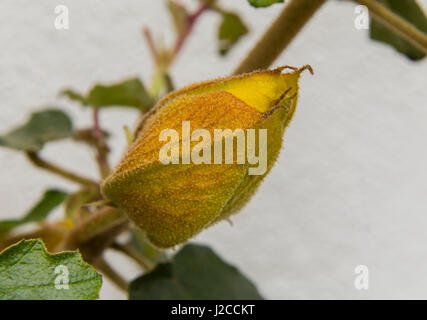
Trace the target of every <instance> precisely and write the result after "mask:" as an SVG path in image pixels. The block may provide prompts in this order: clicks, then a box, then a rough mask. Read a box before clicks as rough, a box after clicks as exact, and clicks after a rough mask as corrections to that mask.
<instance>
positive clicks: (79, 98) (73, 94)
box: [59, 89, 87, 106]
mask: <svg viewBox="0 0 427 320" xmlns="http://www.w3.org/2000/svg"><path fill="white" fill-rule="evenodd" d="M59 95H62V96H66V97H67V98H68V99H70V100H72V101H76V102H78V103H80V104H81V105H82V106H86V105H87V101H86V98H85V97H84V96H83V95H82V94H80V93H78V92H77V91H74V90H72V89H66V90H64V91H61V92H60V94H59Z"/></svg>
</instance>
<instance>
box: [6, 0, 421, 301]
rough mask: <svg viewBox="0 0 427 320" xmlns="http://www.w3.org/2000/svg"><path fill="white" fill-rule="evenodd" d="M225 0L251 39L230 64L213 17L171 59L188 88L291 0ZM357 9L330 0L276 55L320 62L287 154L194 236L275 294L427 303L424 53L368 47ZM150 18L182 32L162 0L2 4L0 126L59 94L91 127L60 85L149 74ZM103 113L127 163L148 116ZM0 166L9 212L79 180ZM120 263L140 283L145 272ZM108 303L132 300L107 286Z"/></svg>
mask: <svg viewBox="0 0 427 320" xmlns="http://www.w3.org/2000/svg"><path fill="white" fill-rule="evenodd" d="M185 2H186V3H188V4H189V5H191V6H192V7H195V4H196V2H195V1H191V0H188V1H185ZM221 2H222V3H224V5H225V6H228V7H230V8H231V9H234V10H236V11H239V12H241V13H242V14H243V15H244V17H245V20H246V21H247V23H248V24H249V25H250V27H251V29H252V33H251V34H250V35H249V36H248V37H247V38H246V39H245V41H243V42H241V44H240V45H239V46H238V47H237V48H236V49H235V50H233V51H232V52H231V54H230V56H229V57H228V58H227V59H222V58H220V57H218V55H217V54H216V48H217V43H216V39H215V35H216V27H217V24H218V22H219V20H218V19H219V18H218V16H217V15H215V14H213V13H209V14H207V15H206V16H204V17H203V18H202V20H201V21H200V23H199V24H198V25H197V28H196V32H195V33H194V35H193V36H192V37H191V39H190V40H189V42H188V43H187V45H186V47H185V48H184V50H183V52H182V55H181V56H180V58H179V59H178V61H177V63H176V64H175V65H174V67H173V69H172V75H173V78H174V80H175V81H176V83H178V84H180V85H185V84H189V83H191V82H193V81H196V80H204V79H207V78H211V77H217V76H223V75H226V74H228V73H229V72H231V70H232V68H233V67H234V66H236V64H237V63H238V62H239V60H240V59H241V58H242V57H243V56H244V54H245V52H246V51H247V50H248V48H250V47H251V46H252V45H253V43H254V41H255V40H256V39H257V38H258V37H259V36H260V35H261V33H262V30H263V29H264V28H265V27H266V26H267V25H268V24H269V22H270V21H271V20H272V19H273V18H274V16H275V15H276V14H277V13H278V11H279V10H280V9H281V6H280V5H277V6H273V7H271V8H268V9H263V10H255V9H253V8H251V7H250V6H249V5H247V3H246V0H223V1H221ZM422 3H423V4H424V6H425V7H426V6H427V1H426V0H423V1H422ZM59 4H65V5H67V6H68V7H69V9H70V30H68V31H58V30H56V29H55V28H54V27H53V23H54V18H55V15H54V8H55V6H56V5H59ZM353 10H354V5H353V4H352V3H347V2H345V3H341V2H338V1H330V2H329V3H328V4H327V5H326V6H325V7H323V9H322V10H321V11H320V12H319V13H318V15H317V16H316V17H315V18H314V19H313V20H312V21H311V22H310V23H309V25H308V26H307V27H306V29H305V30H304V31H303V32H302V34H301V35H300V36H299V37H298V39H297V40H296V41H295V42H293V43H292V45H291V46H290V48H289V49H288V50H287V51H286V52H285V53H284V54H283V55H282V56H281V57H280V59H279V60H278V61H277V62H276V65H284V64H290V65H296V66H300V65H303V64H307V63H310V64H311V65H312V66H313V67H314V69H315V71H316V75H315V76H314V77H311V76H309V75H308V73H307V74H304V76H303V78H302V81H301V84H302V89H301V100H300V104H299V109H298V110H297V113H296V116H295V118H294V121H293V122H292V124H291V126H290V128H289V129H288V131H287V134H286V138H285V149H284V150H283V152H282V154H281V157H280V159H279V162H278V164H277V165H276V167H275V168H274V169H273V171H272V173H271V174H270V176H269V177H268V178H267V179H266V181H265V183H264V184H263V185H262V187H261V189H260V191H259V193H258V194H257V195H256V196H255V198H254V199H253V200H252V201H251V203H250V204H249V205H248V206H247V207H246V208H245V209H244V210H243V211H242V212H241V213H240V214H239V215H238V216H236V217H235V218H233V221H234V227H230V225H229V224H228V223H221V224H219V225H217V226H215V227H213V228H211V229H209V230H207V231H205V232H203V233H202V234H201V235H200V236H198V237H197V238H196V239H195V240H196V241H198V242H203V243H207V244H209V245H211V246H212V247H214V248H215V249H216V251H217V252H219V253H220V254H221V255H222V256H223V257H224V258H225V259H226V260H228V261H229V262H231V263H233V264H235V265H237V266H238V267H239V268H240V269H241V270H242V271H243V272H244V273H245V274H246V275H248V276H249V277H250V278H252V279H253V280H254V281H255V282H256V284H257V285H258V287H259V289H260V291H261V292H262V294H263V295H264V296H265V297H267V298H272V299H299V298H315V299H319V298H326V299H330V298H368V299H369V298H424V299H426V298H427V241H426V240H427V234H426V230H427V170H426V167H427V148H426V146H427V139H426V138H427V125H426V123H427V90H426V88H427V73H426V71H427V60H425V61H423V62H420V63H412V62H410V61H408V60H407V59H405V58H404V57H402V56H400V55H399V54H397V53H395V51H394V50H392V49H390V48H388V47H386V46H383V45H381V44H378V43H372V42H370V41H369V40H368V38H367V37H368V35H367V32H366V31H357V30H356V29H355V28H354V26H353V23H354V18H355V14H354V11H353ZM143 25H148V26H150V27H151V28H152V29H153V30H154V31H155V33H156V34H158V35H162V36H163V38H164V41H165V42H167V43H169V42H170V41H171V40H172V35H173V33H172V28H171V23H170V20H169V17H168V15H167V13H166V11H165V10H164V5H163V1H160V0H121V1H114V0H102V1H101V0H90V1H86V0H72V1H71V0H62V1H61V2H58V1H57V0H56V1H55V0H41V1H30V0H2V1H1V3H0V43H1V50H0V101H1V102H0V108H1V109H0V110H1V112H0V132H4V131H6V130H8V129H9V128H11V127H13V126H15V125H16V124H18V123H21V122H23V121H24V120H25V118H26V116H27V114H28V112H30V111H31V110H33V109H34V108H35V107H39V106H44V105H50V104H54V105H55V104H57V105H60V106H63V108H64V109H65V110H66V111H67V112H68V113H70V114H71V115H72V116H73V118H74V121H75V123H76V125H85V124H89V118H90V116H89V115H90V114H89V113H88V112H87V111H82V110H81V109H80V108H79V107H78V106H77V105H73V104H70V103H69V102H67V101H66V100H58V99H57V98H56V96H57V93H58V91H59V90H60V89H62V88H64V87H68V86H71V87H74V88H76V89H79V90H82V91H86V90H87V88H88V87H89V86H91V85H92V84H93V83H95V82H98V81H103V82H114V81H117V80H120V79H121V78H125V77H129V76H132V75H137V76H140V77H141V78H142V79H144V80H145V81H146V82H148V81H149V80H150V76H151V73H152V71H153V70H152V64H151V59H150V56H149V53H148V51H147V48H146V46H145V44H144V43H143V41H142V39H141V35H140V30H141V27H142V26H143ZM102 122H103V123H104V124H105V126H106V127H107V128H108V130H111V131H112V132H113V133H114V135H113V138H112V144H113V145H114V147H115V153H114V154H113V156H112V160H113V161H114V162H116V161H117V160H118V159H119V157H120V153H121V151H122V150H123V149H124V147H125V144H126V143H125V137H124V134H123V133H122V129H121V128H122V126H123V125H129V126H132V125H134V124H135V122H136V113H134V112H129V111H121V110H109V111H106V112H104V114H103V116H102ZM44 156H45V157H47V158H56V160H57V161H63V162H64V165H66V166H67V167H69V168H72V169H74V170H78V171H80V172H83V173H85V174H87V175H91V176H93V174H94V173H95V172H96V169H95V167H94V165H93V162H92V159H91V156H92V155H91V154H90V153H89V151H88V150H86V149H84V148H83V149H82V148H80V147H79V146H75V145H74V144H72V143H71V142H66V143H60V144H53V145H49V146H48V147H47V148H46V149H45V150H44ZM0 167H1V168H2V169H1V170H0V203H1V211H0V217H1V218H6V217H17V216H19V215H22V214H23V213H24V212H25V211H26V210H27V208H29V207H30V206H31V205H32V204H33V202H34V201H35V200H37V199H38V198H39V196H40V194H41V192H42V191H43V190H44V189H45V188H46V187H52V186H58V187H63V188H65V189H67V190H70V191H71V190H73V188H74V186H73V185H69V184H66V183H64V182H62V181H61V180H60V179H57V178H56V177H53V176H51V175H49V174H44V173H42V172H40V171H37V170H35V169H33V168H31V167H30V166H29V165H28V163H27V161H26V159H25V158H24V157H23V156H21V155H20V154H19V153H16V152H11V151H8V150H5V149H2V150H0ZM115 259H116V260H117V261H119V263H118V264H117V265H118V267H119V268H121V269H122V271H123V272H124V273H126V275H127V277H128V278H132V277H135V276H136V275H137V274H138V270H137V268H136V266H134V265H126V264H124V263H123V262H122V263H120V261H122V260H120V257H116V256H115ZM359 264H364V265H367V266H368V267H369V269H370V289H369V290H367V291H357V290H356V289H355V288H354V286H353V281H354V277H355V275H354V268H355V266H356V265H359ZM101 297H102V298H123V297H124V296H123V295H122V294H121V293H120V292H119V291H118V290H116V289H115V288H114V287H113V286H112V285H111V284H109V283H106V284H105V286H104V289H103V291H102V294H101Z"/></svg>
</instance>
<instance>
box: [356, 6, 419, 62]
mask: <svg viewBox="0 0 427 320" xmlns="http://www.w3.org/2000/svg"><path fill="white" fill-rule="evenodd" d="M353 1H354V2H356V3H358V4H361V5H364V6H366V7H367V8H368V9H369V13H370V14H371V16H372V17H373V18H375V19H376V20H378V21H379V22H381V23H382V24H383V25H385V26H386V27H388V28H389V29H391V30H392V31H393V32H395V33H396V34H398V35H399V36H401V37H402V38H403V39H405V40H406V41H408V42H409V43H411V44H412V45H413V46H414V47H416V48H418V49H419V50H421V51H423V52H424V53H426V54H427V35H426V34H425V33H423V32H422V31H420V30H419V29H417V28H416V27H415V26H413V25H412V24H410V23H408V22H407V21H406V20H404V19H403V18H401V17H400V16H398V15H397V14H395V13H394V12H392V11H391V10H389V9H387V8H386V7H384V6H383V5H382V4H381V3H379V2H377V1H375V0H353Z"/></svg>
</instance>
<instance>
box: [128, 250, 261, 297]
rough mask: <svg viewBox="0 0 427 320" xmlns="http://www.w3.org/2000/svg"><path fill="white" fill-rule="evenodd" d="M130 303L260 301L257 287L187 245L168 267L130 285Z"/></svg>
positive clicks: (206, 253)
mask: <svg viewBox="0 0 427 320" xmlns="http://www.w3.org/2000/svg"><path fill="white" fill-rule="evenodd" d="M129 290H130V292H129V297H130V299H131V300H157V299H159V300H165V299H183V300H211V299H223V300H236V299H239V300H240V299H242V300H243V299H245V300H246V299H248V300H260V299H262V297H261V295H260V294H259V292H258V290H257V289H256V287H255V286H254V285H253V284H252V283H251V282H250V281H249V280H248V279H247V278H246V277H245V276H244V275H242V274H241V273H240V272H239V270H237V269H236V268H235V267H233V266H231V265H229V264H228V263H226V262H224V261H223V260H221V259H220V258H219V257H218V256H217V255H216V254H215V252H213V251H212V250H211V249H210V248H208V247H205V246H200V245H186V246H185V247H184V248H183V249H182V250H181V251H179V252H178V254H177V255H176V256H175V258H174V261H173V262H171V263H166V264H160V265H158V266H157V268H156V269H154V271H152V272H150V273H148V274H146V275H143V276H142V277H140V278H138V279H136V280H135V281H133V282H132V283H131V285H130V289H129Z"/></svg>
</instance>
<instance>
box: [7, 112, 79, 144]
mask: <svg viewBox="0 0 427 320" xmlns="http://www.w3.org/2000/svg"><path fill="white" fill-rule="evenodd" d="M71 134H72V123H71V120H70V118H69V117H68V116H67V115H66V114H65V113H64V112H62V111H61V110H58V109H46V110H43V111H39V112H35V113H33V114H32V115H31V117H30V119H29V121H28V122H27V123H26V124H24V125H22V126H20V127H18V128H16V129H13V130H12V131H10V132H8V133H7V134H5V135H3V136H0V146H4V147H8V148H12V149H16V150H22V151H33V152H37V151H39V150H40V149H41V148H43V145H44V144H45V143H46V142H49V141H53V140H58V139H64V138H68V137H70V136H71Z"/></svg>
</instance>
